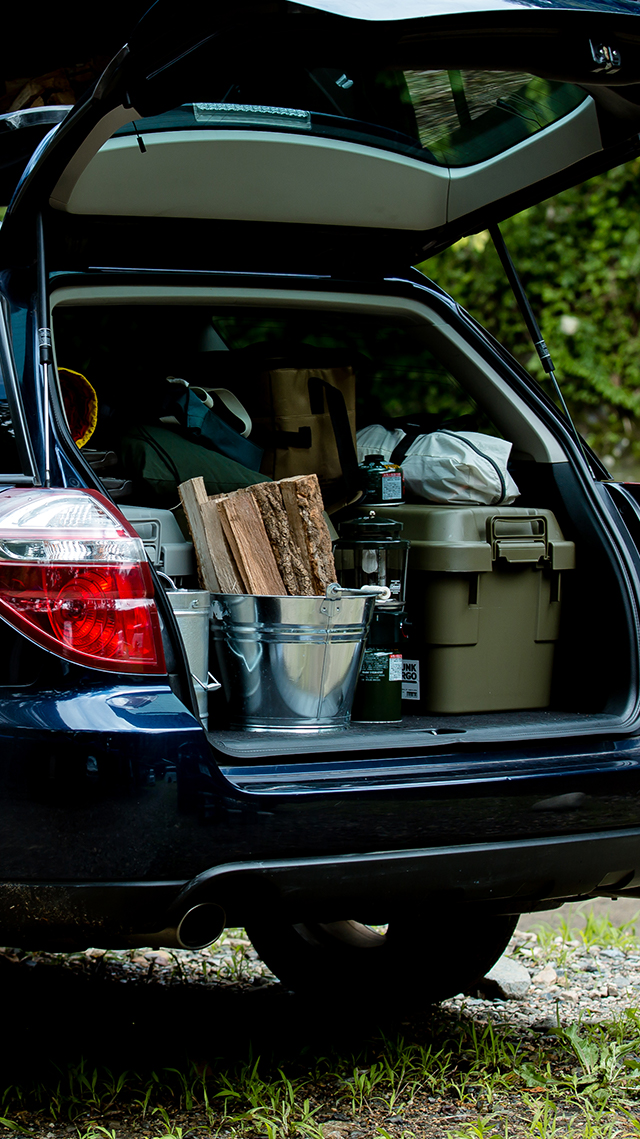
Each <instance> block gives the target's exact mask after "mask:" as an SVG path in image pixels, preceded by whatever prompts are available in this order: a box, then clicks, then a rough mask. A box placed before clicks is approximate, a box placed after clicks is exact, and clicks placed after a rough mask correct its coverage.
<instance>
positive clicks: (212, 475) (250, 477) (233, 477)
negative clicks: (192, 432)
mask: <svg viewBox="0 0 640 1139" xmlns="http://www.w3.org/2000/svg"><path fill="white" fill-rule="evenodd" d="M120 458H121V461H122V467H123V470H124V471H125V472H126V476H127V478H130V479H131V480H132V482H133V486H134V497H135V501H136V503H137V504H139V505H140V506H147V505H155V506H164V507H173V506H176V505H178V503H179V497H178V486H179V484H180V483H181V482H186V481H187V479H195V478H198V477H200V476H201V477H202V478H203V479H204V485H205V486H206V488H207V494H228V493H229V492H230V491H232V490H239V489H240V487H243V486H254V485H255V483H259V482H270V481H271V480H270V479H269V478H267V477H266V476H265V475H261V474H259V473H258V472H257V471H250V470H249V469H248V467H243V466H242V465H241V464H240V463H236V462H235V461H234V460H233V459H227V458H226V456H225V455H219V454H218V453H217V452H216V451H210V450H209V449H208V448H207V447H201V446H200V444H199V443H194V442H193V440H192V439H185V437H184V435H182V434H181V432H180V429H179V428H177V427H176V428H175V429H173V428H172V427H156V426H155V425H151V424H149V425H145V426H140V427H133V428H132V429H131V430H130V431H128V432H127V434H126V435H123V436H122V438H121V440H120Z"/></svg>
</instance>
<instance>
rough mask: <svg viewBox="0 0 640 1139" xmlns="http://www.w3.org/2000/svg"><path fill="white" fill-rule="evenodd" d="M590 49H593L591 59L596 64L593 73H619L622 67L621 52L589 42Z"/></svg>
mask: <svg viewBox="0 0 640 1139" xmlns="http://www.w3.org/2000/svg"><path fill="white" fill-rule="evenodd" d="M589 47H590V48H591V58H592V60H593V62H594V63H595V65H596V66H595V67H593V68H592V69H591V70H592V71H617V70H618V68H619V67H621V66H622V60H621V58H620V52H619V51H617V50H616V48H614V47H609V45H608V44H599V43H594V42H593V40H589Z"/></svg>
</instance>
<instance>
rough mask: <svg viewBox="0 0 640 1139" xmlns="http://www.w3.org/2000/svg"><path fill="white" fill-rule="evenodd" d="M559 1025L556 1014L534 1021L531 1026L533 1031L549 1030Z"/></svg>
mask: <svg viewBox="0 0 640 1139" xmlns="http://www.w3.org/2000/svg"><path fill="white" fill-rule="evenodd" d="M557 1027H558V1018H557V1017H556V1016H551V1015H549V1016H543V1017H542V1019H541V1020H535V1021H533V1023H532V1025H531V1028H532V1030H533V1032H549V1031H551V1030H552V1029H554V1028H557Z"/></svg>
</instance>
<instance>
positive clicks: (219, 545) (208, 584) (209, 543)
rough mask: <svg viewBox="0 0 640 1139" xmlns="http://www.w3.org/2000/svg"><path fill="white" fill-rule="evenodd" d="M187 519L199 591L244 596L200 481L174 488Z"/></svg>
mask: <svg viewBox="0 0 640 1139" xmlns="http://www.w3.org/2000/svg"><path fill="white" fill-rule="evenodd" d="M178 493H179V494H180V501H181V503H182V506H183V508H184V512H185V514H186V516H187V522H188V523H189V529H190V530H191V537H192V538H193V545H194V548H195V551H196V558H197V561H198V575H199V577H200V582H201V585H202V587H203V589H208V590H209V592H210V593H244V589H243V587H242V582H241V580H240V578H239V576H238V574H237V572H236V568H235V565H234V561H233V557H232V556H231V551H230V550H229V547H228V545H227V541H226V538H225V536H224V533H223V530H222V526H221V524H220V520H219V517H218V509H217V506H215V505H212V504H210V502H209V497H208V495H207V491H206V487H205V485H204V479H202V478H197V479H189V480H188V481H187V482H183V483H181V484H180V486H179V487H178Z"/></svg>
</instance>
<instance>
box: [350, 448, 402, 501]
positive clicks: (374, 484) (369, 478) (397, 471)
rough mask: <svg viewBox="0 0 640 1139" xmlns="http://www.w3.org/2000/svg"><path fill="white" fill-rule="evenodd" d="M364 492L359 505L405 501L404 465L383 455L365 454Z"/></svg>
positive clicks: (363, 471) (363, 464) (361, 470)
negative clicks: (390, 460) (391, 461)
mask: <svg viewBox="0 0 640 1139" xmlns="http://www.w3.org/2000/svg"><path fill="white" fill-rule="evenodd" d="M359 469H360V474H361V477H362V487H363V491H364V494H363V495H362V498H361V499H360V502H359V504H358V505H360V506H364V505H365V504H366V505H367V506H392V505H394V504H397V503H400V502H404V475H403V473H402V467H400V466H398V464H397V463H390V462H388V461H387V460H386V459H385V458H384V456H383V455H365V459H364V463H362V464H361V466H360V468H359Z"/></svg>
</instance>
